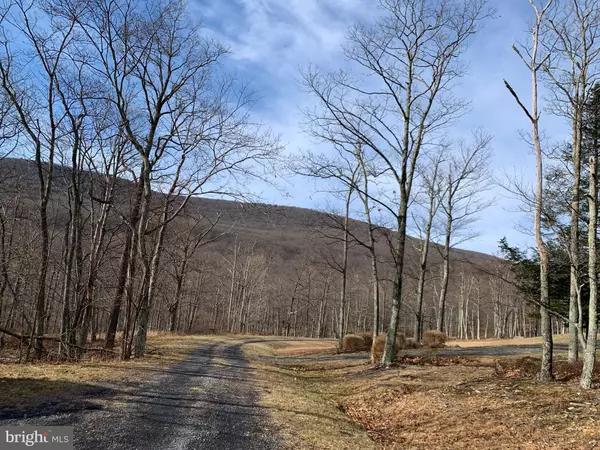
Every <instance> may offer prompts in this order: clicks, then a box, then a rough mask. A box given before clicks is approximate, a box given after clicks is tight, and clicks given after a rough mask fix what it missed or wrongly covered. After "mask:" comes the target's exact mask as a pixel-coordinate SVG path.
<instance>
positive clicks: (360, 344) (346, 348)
mask: <svg viewBox="0 0 600 450" xmlns="http://www.w3.org/2000/svg"><path fill="white" fill-rule="evenodd" d="M365 348H366V346H365V340H364V339H363V338H362V337H361V336H358V335H356V334H347V335H346V336H344V338H343V339H342V352H344V353H354V352H360V351H364V349H365Z"/></svg>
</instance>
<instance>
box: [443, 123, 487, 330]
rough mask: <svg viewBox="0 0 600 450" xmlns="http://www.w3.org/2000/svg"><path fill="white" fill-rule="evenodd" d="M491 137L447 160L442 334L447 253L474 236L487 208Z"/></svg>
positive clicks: (480, 137) (481, 136) (461, 146)
mask: <svg viewBox="0 0 600 450" xmlns="http://www.w3.org/2000/svg"><path fill="white" fill-rule="evenodd" d="M490 142H491V137H490V136H488V135H486V134H485V133H483V132H481V131H478V132H476V133H475V134H474V136H473V142H472V143H465V142H459V143H458V151H457V153H456V154H454V155H452V156H451V157H450V158H449V161H448V165H447V170H446V172H445V173H444V175H443V176H442V179H445V183H444V187H443V188H442V192H441V193H442V198H441V199H440V206H441V210H442V212H443V216H444V222H445V239H444V246H443V248H442V258H443V264H442V287H441V289H440V297H439V305H438V318H437V329H438V330H439V331H444V317H445V310H446V295H447V293H448V281H449V278H450V249H451V248H452V247H453V246H455V245H457V244H460V243H463V242H465V241H467V240H469V239H472V238H473V237H475V236H476V233H474V231H473V230H472V228H471V226H472V224H473V222H474V221H476V220H477V219H478V214H480V213H481V211H483V210H484V209H485V208H487V207H488V206H489V205H490V201H489V200H486V199H484V198H482V195H481V194H482V193H485V191H486V190H487V189H488V187H487V186H489V184H488V182H489V178H490V174H489V161H490V148H489V145H490Z"/></svg>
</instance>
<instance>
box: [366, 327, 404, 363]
mask: <svg viewBox="0 0 600 450" xmlns="http://www.w3.org/2000/svg"><path fill="white" fill-rule="evenodd" d="M386 336H387V335H386V334H385V333H381V334H380V335H379V336H377V338H376V339H375V343H374V344H373V360H374V361H375V362H377V363H378V362H379V361H381V357H382V356H383V349H384V348H385V339H386ZM405 344H406V339H405V337H404V334H403V333H398V334H397V335H396V353H398V352H399V351H400V350H402V349H403V348H404V346H405Z"/></svg>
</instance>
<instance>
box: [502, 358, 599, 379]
mask: <svg viewBox="0 0 600 450" xmlns="http://www.w3.org/2000/svg"><path fill="white" fill-rule="evenodd" d="M541 363H542V360H541V359H540V358H534V357H531V356H525V357H523V358H518V359H501V360H498V362H497V363H496V365H495V369H494V373H495V375H496V376H497V377H499V378H507V379H531V380H533V379H535V378H536V377H537V375H538V374H539V372H540V366H541ZM582 369H583V362H582V361H577V362H575V363H570V362H568V361H565V360H560V359H559V360H556V359H555V360H554V363H553V372H554V377H555V379H556V381H571V380H576V379H579V377H580V376H581V370H582ZM594 380H595V381H598V380H600V361H597V362H596V364H595V365H594Z"/></svg>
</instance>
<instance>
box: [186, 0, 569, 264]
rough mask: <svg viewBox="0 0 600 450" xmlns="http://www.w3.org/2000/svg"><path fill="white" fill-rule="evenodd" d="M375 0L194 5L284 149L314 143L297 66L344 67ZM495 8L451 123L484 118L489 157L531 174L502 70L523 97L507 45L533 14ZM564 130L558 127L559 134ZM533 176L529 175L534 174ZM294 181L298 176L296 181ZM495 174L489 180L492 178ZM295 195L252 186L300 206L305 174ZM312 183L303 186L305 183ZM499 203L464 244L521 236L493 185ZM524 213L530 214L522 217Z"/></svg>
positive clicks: (522, 77)
mask: <svg viewBox="0 0 600 450" xmlns="http://www.w3.org/2000/svg"><path fill="white" fill-rule="evenodd" d="M374 3H375V2H373V1H372V0H287V1H285V2H283V1H281V0H225V1H214V0H195V1H194V0H192V4H191V5H190V7H191V10H192V13H193V14H194V15H197V16H198V17H199V18H201V19H202V20H203V22H204V24H205V28H206V30H207V31H208V32H209V33H210V34H212V35H213V36H214V37H215V38H217V39H219V40H220V41H221V42H223V43H225V44H226V45H228V46H229V48H230V49H231V56H230V58H229V60H228V62H227V65H228V66H229V67H230V68H231V69H232V70H235V71H236V72H237V73H239V74H240V75H241V76H242V77H243V78H245V79H248V80H250V81H251V82H252V85H253V87H254V88H256V89H258V90H259V91H260V94H261V97H262V101H261V102H260V104H259V105H258V108H257V111H256V113H257V115H258V116H259V118H260V119H261V120H262V121H263V122H265V123H266V124H268V125H270V126H271V127H272V128H273V129H274V131H276V132H279V133H281V134H282V137H283V141H284V142H285V143H286V144H287V147H288V149H289V150H290V151H296V150H298V149H307V148H309V147H310V146H312V145H313V143H311V142H310V141H309V140H308V138H307V137H306V136H305V135H304V134H302V131H301V127H300V122H301V121H302V117H301V115H300V113H299V110H300V108H301V107H304V106H307V105H310V104H311V102H312V99H310V97H308V96H307V95H306V94H305V93H304V92H303V91H302V89H301V88H300V85H299V83H298V78H299V73H300V72H299V71H300V68H302V67H306V66H307V65H308V64H317V65H319V66H320V67H323V68H325V69H336V68H340V67H344V66H345V65H346V64H347V62H346V61H345V58H344V56H343V54H342V52H341V46H342V44H343V42H344V37H345V34H346V30H347V28H348V26H350V25H351V24H352V23H353V22H355V21H357V20H361V21H369V20H372V17H373V16H374V14H376V10H375V8H374ZM494 6H495V7H496V8H497V18H496V19H495V20H490V21H488V23H487V24H486V26H485V27H484V29H483V30H482V31H481V33H480V34H479V35H477V37H476V39H475V40H474V42H473V45H472V47H471V49H470V51H469V52H468V54H467V58H468V59H469V60H470V70H469V73H468V75H467V76H466V77H465V79H464V80H463V82H462V83H461V85H460V86H459V87H458V93H459V94H460V95H462V96H463V97H465V98H467V99H469V100H470V101H471V111H470V113H469V114H467V116H465V118H464V119H463V120H462V121H461V122H460V123H459V124H458V125H457V126H456V127H455V128H454V129H453V130H451V134H452V135H454V136H455V137H468V135H470V132H471V131H472V130H473V129H475V128H477V127H482V128H484V129H485V130H486V131H487V132H489V133H490V134H492V135H493V136H494V141H493V147H494V153H495V156H494V160H493V166H494V169H495V171H496V173H497V174H498V176H502V173H504V172H509V173H510V172H512V171H513V168H516V170H517V171H526V173H528V174H533V170H534V165H533V161H534V160H533V154H532V152H531V150H530V149H529V147H528V145H527V144H526V143H525V142H523V141H522V140H521V139H520V137H519V135H518V130H519V129H521V128H523V129H526V128H527V126H528V124H527V121H526V120H525V118H524V116H523V114H522V112H521V111H520V110H519V109H518V107H517V106H516V105H515V103H514V100H513V99H512V97H511V96H510V95H509V94H508V92H507V91H506V89H505V87H504V84H503V79H507V80H508V81H509V82H510V83H511V84H512V85H513V87H514V88H515V89H516V90H517V91H518V92H520V93H522V95H523V96H524V98H526V99H527V98H528V95H529V92H530V91H529V89H530V85H529V75H528V73H527V70H526V69H525V68H524V67H523V65H522V63H521V62H520V61H519V59H518V57H517V56H516V55H515V54H514V52H513V51H512V50H511V45H512V43H513V42H515V41H516V40H522V39H526V34H525V33H526V28H527V27H526V20H527V18H529V17H530V16H531V11H530V9H529V5H528V4H527V2H523V1H522V0H507V1H503V2H494ZM545 119H548V120H547V121H545V122H543V123H542V125H543V126H544V127H549V129H551V130H552V132H553V138H556V139H559V138H563V137H564V136H566V135H565V134H564V133H566V130H567V128H566V127H565V126H564V124H563V123H562V121H560V120H557V119H550V117H549V115H546V116H545ZM561 133H562V134H561ZM530 176H531V175H530ZM294 182H295V183H294ZM490 182H492V180H490ZM292 183H293V185H291V186H290V193H291V197H286V196H284V195H282V194H281V193H280V192H277V191H275V190H273V189H271V188H269V187H266V186H257V189H259V190H261V191H262V192H263V196H264V197H265V199H266V200H267V201H271V202H274V203H282V204H290V205H296V206H304V207H314V206H319V204H318V202H319V201H318V200H315V196H313V195H312V194H313V192H312V188H311V185H310V184H307V183H306V181H303V182H300V181H299V180H292ZM307 186H308V188H307ZM489 195H492V196H494V197H496V199H497V201H496V204H495V205H494V206H493V207H491V208H490V209H489V210H487V211H486V212H485V213H484V214H482V217H481V220H480V221H479V223H478V224H477V227H478V228H479V229H480V231H481V233H480V238H478V239H476V240H474V241H472V242H469V243H467V244H464V245H463V247H467V248H471V249H474V250H480V251H486V252H495V251H496V249H497V242H498V240H499V239H500V238H501V237H503V236H507V237H508V239H509V241H511V242H515V243H519V244H526V243H530V238H529V237H527V236H524V235H522V234H521V233H520V232H519V231H516V230H515V227H514V225H515V222H517V221H520V220H521V221H522V220H523V219H524V218H523V216H522V215H519V214H516V213H511V212H510V211H511V210H514V209H515V208H514V206H515V200H514V199H511V198H509V197H508V196H506V195H505V193H504V192H503V191H502V190H501V189H500V188H494V189H492V190H491V191H490V194H489ZM525 220H526V218H525Z"/></svg>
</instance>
